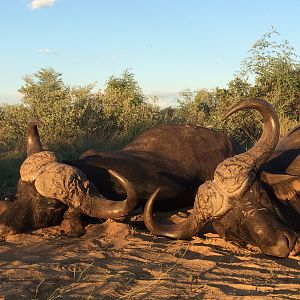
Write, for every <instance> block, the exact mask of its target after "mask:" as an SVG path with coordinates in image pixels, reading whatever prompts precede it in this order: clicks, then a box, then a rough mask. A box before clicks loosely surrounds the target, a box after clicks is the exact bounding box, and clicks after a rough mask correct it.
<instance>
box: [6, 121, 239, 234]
mask: <svg viewBox="0 0 300 300" xmlns="http://www.w3.org/2000/svg"><path fill="white" fill-rule="evenodd" d="M27 145H28V146H27V147H28V151H27V152H28V157H27V159H26V160H25V161H24V163H23V165H22V166H21V169H20V174H21V180H20V182H19V186H18V192H17V194H16V197H15V200H14V202H13V205H11V207H10V208H9V209H8V210H7V212H6V213H5V214H4V215H3V216H2V217H1V218H0V223H2V224H3V225H2V228H3V227H5V226H6V229H5V230H4V231H7V227H8V229H12V230H14V231H24V230H31V229H36V228H39V227H45V226H50V225H54V224H59V222H60V221H61V219H62V215H63V213H64V211H65V210H66V207H67V206H69V207H70V209H69V210H68V212H67V213H66V214H65V217H66V218H67V219H74V220H75V219H76V216H78V215H80V214H85V215H88V216H92V217H96V218H104V219H106V218H117V217H120V216H124V215H127V214H128V213H129V212H130V211H132V210H134V208H136V207H137V206H140V207H143V205H144V204H145V202H146V200H147V199H148V198H149V197H150V195H151V194H152V192H153V191H154V190H155V189H156V188H157V187H158V186H160V187H161V193H160V197H159V201H158V208H160V209H164V208H165V209H170V208H171V207H172V208H176V207H184V206H188V205H191V204H192V203H193V200H194V194H195V191H196V189H197V187H198V186H199V184H201V183H203V182H204V181H206V180H208V179H211V178H212V176H213V173H214V169H215V168H216V166H217V165H218V164H219V163H220V162H221V161H223V160H224V159H225V158H227V157H230V156H232V155H234V154H235V153H236V151H237V150H236V148H235V146H234V144H233V143H232V141H231V140H230V139H229V138H228V137H227V136H226V135H225V134H223V133H221V132H218V131H215V130H211V129H207V128H203V127H194V126H188V125H161V126H157V127H155V128H152V129H150V130H148V131H146V132H145V133H143V134H141V135H140V136H138V137H137V138H136V139H135V140H134V141H133V142H131V143H130V144H129V145H127V146H126V147H125V148H124V149H122V150H119V151H113V152H95V151H88V152H86V153H85V154H83V155H82V156H81V158H80V159H78V160H75V161H68V162H65V163H59V162H58V161H57V158H56V155H55V154H54V153H53V152H49V151H43V149H42V146H41V142H40V138H39V135H38V131H37V123H36V122H35V123H31V124H29V126H28V133H27ZM109 170H114V173H113V171H109ZM115 172H117V173H115ZM117 174H122V175H123V176H124V177H126V179H127V180H125V179H124V178H123V177H121V175H117ZM124 191H125V195H126V194H127V199H126V200H123V201H109V200H107V199H108V198H109V199H114V200H120V199H122V198H123V199H124ZM100 195H102V196H100ZM33 199H35V200H34V203H33V202H32V200H33ZM57 200H59V201H57ZM41 201H42V203H41ZM47 203H48V204H47ZM66 205H67V206H66ZM16 207H18V209H16ZM40 207H41V208H40ZM37 211H39V213H37ZM42 213H43V214H45V213H46V214H47V216H48V217H47V218H45V217H40V215H41V214H42ZM36 215H38V216H37V217H33V216H36ZM33 219H34V220H35V221H33ZM49 219H51V222H50V221H48V220H49ZM43 220H44V221H43ZM25 223H26V226H25ZM16 224H17V226H16Z"/></svg>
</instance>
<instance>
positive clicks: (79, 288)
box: [0, 220, 300, 300]
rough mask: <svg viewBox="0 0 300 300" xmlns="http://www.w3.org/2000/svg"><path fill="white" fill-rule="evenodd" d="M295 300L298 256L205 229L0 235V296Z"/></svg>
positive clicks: (299, 283)
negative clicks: (182, 235) (175, 236)
mask: <svg viewBox="0 0 300 300" xmlns="http://www.w3.org/2000/svg"><path fill="white" fill-rule="evenodd" d="M273 298H274V299H275V298H276V299H300V256H294V257H292V256H291V257H289V258H285V259H279V258H272V257H268V256H265V255H263V254H261V253H260V251H259V249H257V248H255V247H250V246H249V247H248V248H247V249H245V248H240V247H238V246H236V245H234V244H232V243H229V242H225V241H224V240H222V239H220V238H219V237H218V235H216V234H213V233H208V234H205V235H202V237H195V238H193V239H192V240H190V241H182V240H178V241H176V240H170V239H166V238H163V237H156V236H153V235H151V234H149V233H148V231H147V230H146V229H145V228H142V227H137V226H135V227H133V226H132V225H129V224H125V223H118V222H115V221H112V220H107V221H106V222H104V223H102V224H94V225H89V226H88V227H87V232H86V234H85V235H84V236H82V237H80V238H74V237H69V236H66V235H62V234H60V230H59V227H51V228H44V229H40V230H37V231H35V232H32V233H26V234H16V235H8V236H6V237H5V238H2V240H0V299H18V300H19V299H49V300H50V299H51V300H53V299H273Z"/></svg>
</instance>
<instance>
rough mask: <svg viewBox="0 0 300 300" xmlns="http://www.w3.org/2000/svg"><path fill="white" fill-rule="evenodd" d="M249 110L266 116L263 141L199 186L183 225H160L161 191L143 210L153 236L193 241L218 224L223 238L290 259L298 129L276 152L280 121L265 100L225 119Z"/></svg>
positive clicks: (297, 220)
mask: <svg viewBox="0 0 300 300" xmlns="http://www.w3.org/2000/svg"><path fill="white" fill-rule="evenodd" d="M246 108H252V109H256V110H258V111H259V112H260V113H261V114H262V116H263V119H264V130H263V134H262V136H261V138H260V139H259V141H258V142H257V143H256V145H254V146H253V147H252V148H251V149H250V150H248V151H246V152H245V153H242V154H239V155H236V156H234V157H232V158H228V159H226V160H225V161H224V162H222V163H220V164H219V165H218V166H217V168H216V171H215V174H214V179H213V180H212V181H208V182H205V184H203V185H201V186H200V187H199V189H198V192H197V196H196V200H195V204H194V209H193V211H192V213H191V215H190V216H189V217H188V218H187V220H186V221H184V222H182V223H180V224H172V225H166V224H159V223H157V222H155V219H154V218H153V216H152V211H153V203H154V200H155V197H156V195H157V193H158V192H159V191H158V190H157V191H156V192H155V193H154V194H153V195H152V196H151V197H150V199H149V201H148V202H147V204H146V206H145V210H144V221H145V224H146V226H147V227H148V229H149V230H150V231H151V232H152V233H153V234H157V235H162V236H167V237H171V238H189V237H192V236H193V235H195V234H197V233H198V232H199V231H200V230H201V228H202V227H203V225H204V224H206V223H207V222H208V221H213V226H214V228H215V230H216V231H217V233H219V234H220V236H221V237H223V238H225V239H228V240H234V241H237V242H239V243H250V244H253V245H255V246H258V247H259V248H260V249H261V251H262V252H263V253H265V254H268V255H272V256H278V257H286V256H288V255H289V253H290V252H291V251H292V250H293V248H294V246H295V243H296V241H297V231H298V230H299V228H300V215H299V201H300V199H299V190H300V189H299V178H300V172H299V167H300V160H299V145H300V140H299V127H297V128H296V129H294V130H292V131H291V132H290V133H289V134H288V135H287V137H285V138H284V139H282V140H281V142H280V143H279V144H278V146H277V148H276V150H275V147H276V145H277V142H278V137H279V122H278V117H277V115H276V113H275V111H274V109H273V108H272V106H271V105H270V104H269V103H268V102H266V101H264V100H261V99H247V100H244V101H241V102H239V103H238V104H237V105H235V106H233V107H232V108H231V109H230V110H229V112H228V113H227V114H226V117H228V116H230V115H231V114H232V113H233V112H236V111H239V110H241V109H246ZM274 150H275V151H274ZM271 171H272V172H271ZM297 193H298V195H297Z"/></svg>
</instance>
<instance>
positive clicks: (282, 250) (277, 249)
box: [262, 231, 297, 258]
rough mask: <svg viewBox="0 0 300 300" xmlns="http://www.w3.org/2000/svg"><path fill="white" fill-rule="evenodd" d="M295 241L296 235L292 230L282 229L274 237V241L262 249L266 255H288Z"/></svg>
mask: <svg viewBox="0 0 300 300" xmlns="http://www.w3.org/2000/svg"><path fill="white" fill-rule="evenodd" d="M296 241H297V235H296V233H294V232H289V231H283V232H281V233H279V234H278V235H277V236H276V237H275V238H274V243H273V245H272V246H270V247H268V248H267V249H262V250H263V252H264V253H265V254H267V255H271V256H276V257H283V258H284V257H288V256H289V254H290V252H291V251H292V250H293V248H294V246H295V243H296Z"/></svg>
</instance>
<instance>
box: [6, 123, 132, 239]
mask: <svg viewBox="0 0 300 300" xmlns="http://www.w3.org/2000/svg"><path fill="white" fill-rule="evenodd" d="M39 124H41V122H40V121H39V120H33V121H31V122H30V123H29V124H28V128H27V134H26V139H27V158H26V159H25V161H24V162H23V164H22V165H21V168H20V177H21V178H20V181H19V184H18V189H17V193H16V195H15V197H14V201H13V202H12V204H11V205H8V206H7V209H6V211H5V212H4V213H3V214H2V215H1V217H0V233H2V234H3V233H6V232H10V231H12V232H21V231H27V230H32V229H37V228H41V227H47V226H51V225H57V224H59V223H60V221H61V220H62V218H63V214H64V212H65V211H66V209H67V207H70V208H71V209H73V210H74V209H75V210H76V211H77V212H78V211H79V212H80V213H82V214H85V215H88V216H90V217H95V218H114V217H121V216H123V215H126V214H127V213H128V212H129V211H132V210H133V209H134V208H135V206H136V204H137V196H136V192H135V189H134V188H133V186H132V184H131V183H129V182H128V181H127V180H126V179H125V178H124V177H123V176H121V175H120V174H118V173H116V172H114V171H112V170H108V172H109V174H110V175H111V176H112V177H114V178H116V179H117V180H118V181H119V182H120V184H121V185H122V187H123V188H124V189H125V191H126V193H127V199H125V200H123V201H112V200H109V199H106V198H104V197H103V196H102V195H100V194H99V192H98V190H97V189H96V187H95V186H94V184H93V183H92V182H91V181H89V180H88V179H87V177H86V176H85V174H84V173H83V172H82V171H81V170H79V169H78V168H76V167H74V166H70V165H67V164H64V163H61V162H59V161H58V159H57V156H56V155H55V153H53V152H51V151H44V150H43V148H42V144H41V141H40V137H39V133H38V129H37V126H38V125H39Z"/></svg>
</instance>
